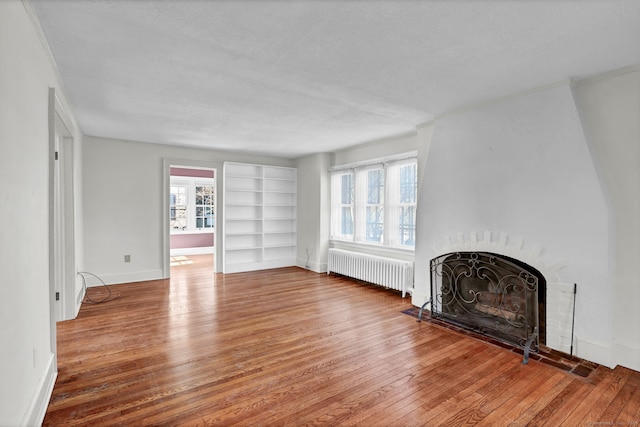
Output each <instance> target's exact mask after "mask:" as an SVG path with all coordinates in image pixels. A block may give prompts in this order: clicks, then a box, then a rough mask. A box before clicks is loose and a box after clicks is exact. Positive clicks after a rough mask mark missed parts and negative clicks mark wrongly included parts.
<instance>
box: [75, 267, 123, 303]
mask: <svg viewBox="0 0 640 427" xmlns="http://www.w3.org/2000/svg"><path fill="white" fill-rule="evenodd" d="M78 274H79V275H80V277H82V287H83V288H84V301H85V302H89V303H92V304H101V303H103V302H108V301H113V300H114V299H117V298H120V294H118V295H115V296H113V294H112V293H111V289H109V286H107V284H106V283H104V281H103V280H102V279H101V278H99V277H98V276H96V275H95V274H93V273H89V272H88V271H78ZM85 275H89V276H91V277H95V278H96V279H98V280H99V281H100V283H102V286H104V287H105V288H106V289H107V292H108V294H107V296H106V297H105V298H103V299H101V300H92V299H91V297H89V293H88V292H87V280H86V277H85Z"/></svg>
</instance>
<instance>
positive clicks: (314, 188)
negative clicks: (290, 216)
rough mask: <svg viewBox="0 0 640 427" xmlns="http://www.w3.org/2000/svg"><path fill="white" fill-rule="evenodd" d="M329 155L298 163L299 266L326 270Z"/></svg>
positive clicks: (307, 157)
mask: <svg viewBox="0 0 640 427" xmlns="http://www.w3.org/2000/svg"><path fill="white" fill-rule="evenodd" d="M330 162H331V156H330V155H329V154H328V153H324V154H313V155H311V156H306V157H302V158H300V159H298V160H296V167H297V168H298V201H297V205H298V220H297V225H298V234H297V251H298V255H297V265H298V266H299V267H303V268H309V269H310V270H313V271H315V272H318V273H322V272H326V271H327V252H328V250H329V232H330V231H329V225H330V220H331V215H330V212H331V198H330V182H329V168H330Z"/></svg>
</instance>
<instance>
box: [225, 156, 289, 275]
mask: <svg viewBox="0 0 640 427" xmlns="http://www.w3.org/2000/svg"><path fill="white" fill-rule="evenodd" d="M223 171H224V191H223V228H222V233H223V234H222V236H223V238H222V245H223V252H222V254H223V255H222V258H223V267H222V271H223V273H236V272H240V271H251V270H262V269H267V268H278V267H287V266H291V265H295V264H296V226H297V225H296V169H295V168H286V167H278V166H266V165H254V164H248V163H231V162H227V163H225V164H224V170H223Z"/></svg>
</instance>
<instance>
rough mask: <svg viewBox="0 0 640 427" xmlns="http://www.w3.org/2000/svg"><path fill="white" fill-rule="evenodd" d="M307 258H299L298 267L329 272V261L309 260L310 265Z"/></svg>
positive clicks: (316, 271)
mask: <svg viewBox="0 0 640 427" xmlns="http://www.w3.org/2000/svg"><path fill="white" fill-rule="evenodd" d="M306 264H307V260H306V259H303V258H298V259H297V260H296V267H300V268H304V269H305V270H309V271H313V272H315V273H326V272H327V268H328V266H327V263H326V262H324V263H319V262H311V261H309V263H308V266H307V265H306Z"/></svg>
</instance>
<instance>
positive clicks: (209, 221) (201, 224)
mask: <svg viewBox="0 0 640 427" xmlns="http://www.w3.org/2000/svg"><path fill="white" fill-rule="evenodd" d="M214 197H215V188H214V187H213V185H196V228H198V229H200V228H213V226H214V221H213V212H214V211H213V208H214V205H215V199H214Z"/></svg>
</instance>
